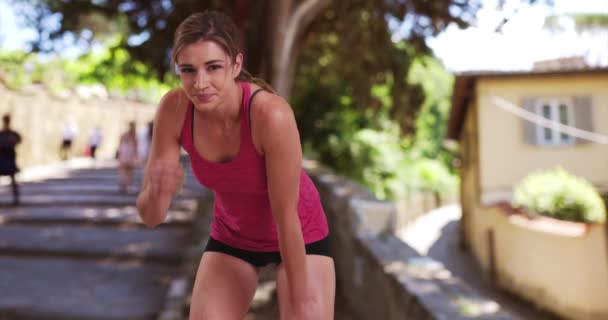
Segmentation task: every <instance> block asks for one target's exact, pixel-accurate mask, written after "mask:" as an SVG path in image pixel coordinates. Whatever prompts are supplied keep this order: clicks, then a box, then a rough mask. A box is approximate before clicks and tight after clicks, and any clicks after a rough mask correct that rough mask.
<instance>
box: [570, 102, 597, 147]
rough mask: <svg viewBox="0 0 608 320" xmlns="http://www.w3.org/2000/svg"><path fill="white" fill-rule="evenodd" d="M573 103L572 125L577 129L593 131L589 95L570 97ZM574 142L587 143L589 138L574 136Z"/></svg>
mask: <svg viewBox="0 0 608 320" xmlns="http://www.w3.org/2000/svg"><path fill="white" fill-rule="evenodd" d="M572 101H573V103H574V112H573V113H574V126H575V127H577V128H578V129H581V130H585V131H590V132H593V108H592V105H591V96H576V97H572ZM575 142H576V143H577V144H579V143H589V142H590V141H589V140H585V139H579V138H576V140H575Z"/></svg>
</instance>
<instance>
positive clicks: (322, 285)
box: [277, 255, 336, 320]
mask: <svg viewBox="0 0 608 320" xmlns="http://www.w3.org/2000/svg"><path fill="white" fill-rule="evenodd" d="M306 268H307V269H308V270H307V273H308V274H307V280H308V284H309V285H310V286H311V289H312V290H313V292H314V294H315V296H316V297H317V299H318V301H319V302H320V303H321V309H322V310H321V314H322V317H321V318H320V319H319V320H332V319H333V318H334V300H335V295H336V273H335V267H334V260H333V259H332V258H330V257H327V256H321V255H306ZM277 292H278V295H279V305H280V306H279V310H280V313H281V319H289V314H290V310H291V309H292V307H291V305H290V301H291V300H290V299H289V288H288V286H287V272H286V270H285V266H284V264H280V265H279V267H278V269H277Z"/></svg>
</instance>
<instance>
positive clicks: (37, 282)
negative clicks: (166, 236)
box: [0, 256, 176, 320]
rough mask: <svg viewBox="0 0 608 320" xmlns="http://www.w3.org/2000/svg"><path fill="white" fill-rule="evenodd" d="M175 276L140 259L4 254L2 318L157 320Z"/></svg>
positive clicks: (171, 270) (1, 258) (0, 288)
mask: <svg viewBox="0 0 608 320" xmlns="http://www.w3.org/2000/svg"><path fill="white" fill-rule="evenodd" d="M175 275H176V268H175V267H172V266H169V265H166V264H162V263H149V262H148V263H145V264H144V263H142V262H141V261H138V260H137V259H133V260H127V261H112V260H110V259H99V260H94V259H83V260H73V259H60V258H48V257H46V258H33V257H15V256H0V292H2V295H1V296H2V297H1V298H0V319H7V320H8V319H10V320H17V319H18V320H51V319H53V320H57V319H61V320H83V319H86V320H150V319H155V316H156V313H157V312H158V310H159V306H161V305H162V304H163V299H164V294H165V291H166V289H167V286H168V283H169V282H170V280H171V278H172V277H174V276H175Z"/></svg>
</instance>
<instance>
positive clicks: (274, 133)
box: [252, 96, 309, 305]
mask: <svg viewBox="0 0 608 320" xmlns="http://www.w3.org/2000/svg"><path fill="white" fill-rule="evenodd" d="M260 98H262V97H260ZM259 100H260V101H258V102H259V103H258V104H256V106H258V108H257V110H256V112H255V114H252V117H253V118H254V119H253V121H252V127H253V128H252V129H253V130H256V132H259V135H257V136H258V137H259V138H260V139H259V141H260V146H261V149H262V150H261V151H262V152H263V154H264V157H265V159H266V175H267V181H268V193H269V197H270V204H271V207H272V212H273V215H274V218H275V221H276V224H277V230H278V238H279V246H280V251H281V257H282V260H283V263H284V265H285V269H286V272H287V282H288V287H289V296H290V298H291V300H292V301H291V302H292V305H297V304H298V302H301V301H306V299H307V298H309V297H308V286H307V278H306V270H307V269H306V251H305V248H304V238H303V235H302V228H301V226H300V219H299V217H298V197H299V188H300V174H301V171H302V148H301V146H300V135H299V133H298V128H297V125H296V121H295V117H294V115H293V111H292V110H291V107H290V106H289V105H288V104H287V102H286V101H285V100H283V99H282V98H280V97H278V96H267V97H264V98H262V99H259ZM256 128H257V129H256Z"/></svg>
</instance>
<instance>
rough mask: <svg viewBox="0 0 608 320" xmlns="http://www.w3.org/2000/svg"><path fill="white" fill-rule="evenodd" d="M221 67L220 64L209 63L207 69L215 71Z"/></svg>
mask: <svg viewBox="0 0 608 320" xmlns="http://www.w3.org/2000/svg"><path fill="white" fill-rule="evenodd" d="M221 68H222V66H219V65H217V64H213V65H210V66H209V67H208V70H209V71H215V70H217V69H221Z"/></svg>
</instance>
